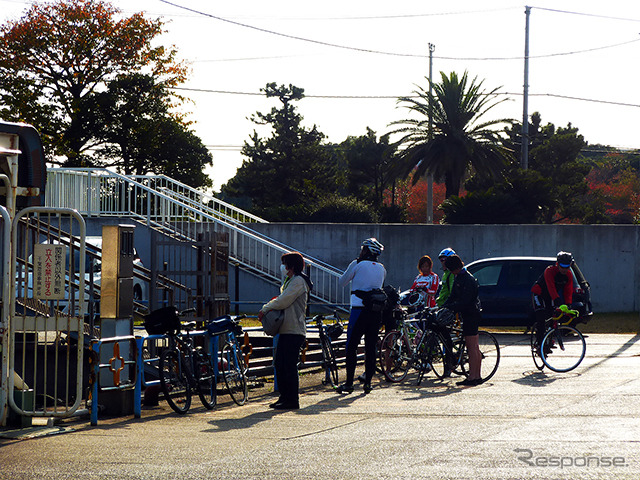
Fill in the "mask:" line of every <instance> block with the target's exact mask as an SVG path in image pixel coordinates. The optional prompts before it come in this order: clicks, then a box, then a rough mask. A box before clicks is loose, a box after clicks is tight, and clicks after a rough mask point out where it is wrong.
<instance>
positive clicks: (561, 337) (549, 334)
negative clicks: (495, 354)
mask: <svg viewBox="0 0 640 480" xmlns="http://www.w3.org/2000/svg"><path fill="white" fill-rule="evenodd" d="M579 315H580V312H579V311H578V310H572V309H569V307H567V306H566V305H561V306H560V307H559V308H557V309H556V310H555V312H554V314H553V315H552V316H551V318H549V319H547V320H546V322H545V334H544V336H543V338H542V344H538V330H537V326H535V325H534V327H533V328H532V329H531V337H530V341H531V356H532V357H533V363H534V364H535V366H536V368H537V369H538V370H542V369H544V367H545V366H546V367H547V368H549V370H552V371H554V372H560V373H564V372H569V371H571V370H573V369H574V368H576V367H577V366H578V365H580V363H581V362H582V360H583V359H584V356H585V354H586V352H587V342H586V341H585V339H584V336H583V335H582V333H581V332H580V330H577V329H575V328H573V327H571V326H569V324H570V323H571V322H573V321H574V320H575V319H576V318H577V317H578V316H579Z"/></svg>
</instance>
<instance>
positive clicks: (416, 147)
mask: <svg viewBox="0 0 640 480" xmlns="http://www.w3.org/2000/svg"><path fill="white" fill-rule="evenodd" d="M440 75H441V77H442V81H441V83H433V84H432V88H433V94H430V93H429V92H428V91H425V90H424V89H422V88H421V87H418V89H419V90H418V91H414V93H415V94H416V95H417V97H401V98H399V99H398V103H402V104H405V106H406V107H407V108H408V109H409V110H410V111H411V112H412V113H415V114H417V118H414V119H407V120H398V121H396V122H393V123H392V124H391V125H404V126H403V127H401V128H398V129H396V130H394V131H393V132H391V133H392V134H397V133H400V134H402V137H401V138H400V140H398V141H397V142H395V146H396V147H397V148H398V155H399V159H400V162H399V168H400V170H401V171H402V173H403V174H404V175H405V176H406V175H409V173H411V172H412V171H413V170H414V169H415V172H414V175H413V182H414V183H415V182H417V181H418V179H419V178H420V177H423V176H425V175H427V174H432V175H433V177H434V178H435V179H436V180H437V181H442V180H443V179H444V182H445V187H446V198H449V197H451V196H453V195H458V193H459V192H460V186H461V185H462V181H463V180H464V178H465V176H466V175H467V174H468V173H470V171H475V172H476V173H477V174H479V175H482V176H490V177H494V178H495V177H499V176H500V174H501V173H502V171H503V170H504V168H505V167H506V165H507V163H508V162H509V161H511V160H512V152H511V151H510V150H508V149H507V148H505V147H504V146H503V145H502V138H501V136H500V130H498V129H497V126H498V125H500V124H504V123H512V120H508V119H499V120H491V121H487V122H483V123H479V119H480V117H482V116H483V115H485V114H486V113H487V112H488V111H489V110H491V109H492V108H493V107H495V106H496V105H498V104H500V103H502V102H503V101H506V100H507V99H506V98H505V99H502V100H496V91H497V90H498V88H496V89H493V90H491V91H490V92H485V91H484V90H481V88H482V84H483V82H482V81H480V82H478V81H477V77H476V78H474V79H473V80H472V81H471V82H470V83H469V82H468V77H467V72H465V73H464V74H463V75H462V77H461V78H458V75H457V74H456V73H455V72H451V74H450V75H449V76H447V75H446V74H445V73H444V72H440ZM427 81H428V79H427ZM430 97H431V109H432V117H433V123H432V129H433V134H431V133H432V132H431V131H430V128H429V113H430V112H429V100H430Z"/></svg>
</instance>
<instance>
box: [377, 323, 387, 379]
mask: <svg viewBox="0 0 640 480" xmlns="http://www.w3.org/2000/svg"><path fill="white" fill-rule="evenodd" d="M385 335H386V334H385ZM385 335H382V334H380V332H378V340H376V358H377V359H378V360H379V361H378V362H376V372H377V373H384V368H383V367H382V340H383V339H384V337H385Z"/></svg>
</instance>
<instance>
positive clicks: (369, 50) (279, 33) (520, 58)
mask: <svg viewBox="0 0 640 480" xmlns="http://www.w3.org/2000/svg"><path fill="white" fill-rule="evenodd" d="M160 2H162V3H166V4H167V5H171V6H173V7H176V8H180V9H183V10H187V11H189V12H193V13H196V14H198V15H203V16H205V17H209V18H213V19H215V20H219V21H221V22H226V23H230V24H232V25H236V26H239V27H243V28H249V29H251V30H256V31H258V32H262V33H267V34H269V35H276V36H279V37H284V38H288V39H291V40H298V41H301V42H307V43H313V44H316V45H322V46H325V47H332V48H340V49H343V50H351V51H356V52H363V53H372V54H377V55H387V56H394V57H404V58H428V57H429V56H428V55H423V54H413V53H398V52H385V51H381V50H373V49H368V48H360V47H349V46H346V45H339V44H336V43H331V42H326V41H323V40H314V39H311V38H305V37H299V36H296V35H290V34H286V33H281V32H276V31H274V30H269V29H266V28H261V27H256V26H254V25H249V24H247V23H242V22H237V21H235V20H230V19H228V18H223V17H219V16H217V15H213V14H210V13H206V12H202V11H200V10H196V9H193V8H190V7H186V6H184V5H178V4H176V3H173V2H170V1H168V0H160ZM637 41H640V39H635V40H630V41H627V42H623V43H620V44H615V45H606V46H603V47H596V48H591V49H586V50H578V51H573V52H564V53H554V54H547V55H538V56H535V57H530V58H545V57H553V56H558V55H575V54H578V53H586V52H592V51H595V50H602V49H606V48H613V47H617V46H620V45H626V44H628V43H633V42H637ZM433 58H436V59H440V60H464V61H488V60H522V58H523V57H481V58H474V57H442V56H434V57H433Z"/></svg>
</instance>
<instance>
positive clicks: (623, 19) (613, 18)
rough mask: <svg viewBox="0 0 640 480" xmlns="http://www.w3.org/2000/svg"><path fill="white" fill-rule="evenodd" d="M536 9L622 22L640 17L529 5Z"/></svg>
mask: <svg viewBox="0 0 640 480" xmlns="http://www.w3.org/2000/svg"><path fill="white" fill-rule="evenodd" d="M531 8H534V9H536V10H546V11H547V12H555V13H567V14H570V15H580V16H583V17H593V18H605V19H607V20H620V21H623V22H640V19H637V18H623V17H610V16H607V15H596V14H594V13H583V12H570V11H568V10H556V9H555V8H543V7H531Z"/></svg>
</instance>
